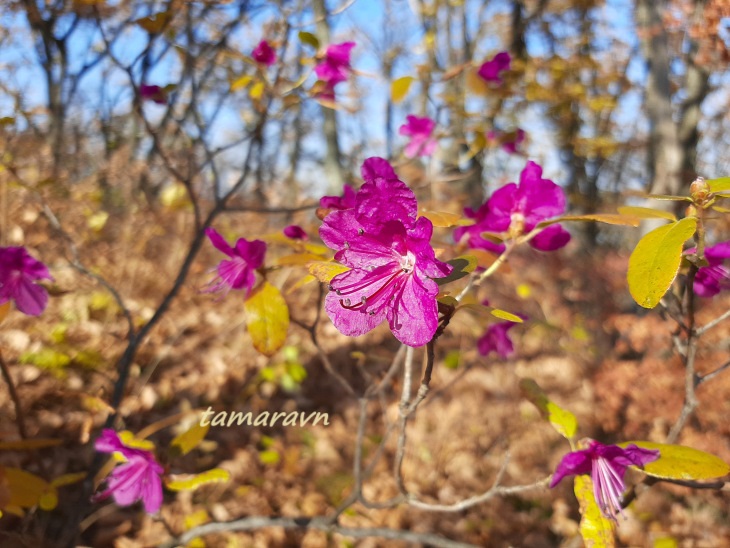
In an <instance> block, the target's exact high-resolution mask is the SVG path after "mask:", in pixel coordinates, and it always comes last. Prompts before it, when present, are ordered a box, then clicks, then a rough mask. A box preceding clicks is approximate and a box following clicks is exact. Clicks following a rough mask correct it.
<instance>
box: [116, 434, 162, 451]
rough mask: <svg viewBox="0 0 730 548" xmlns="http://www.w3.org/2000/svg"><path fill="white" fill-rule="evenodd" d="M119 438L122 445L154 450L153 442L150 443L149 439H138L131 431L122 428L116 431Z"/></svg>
mask: <svg viewBox="0 0 730 548" xmlns="http://www.w3.org/2000/svg"><path fill="white" fill-rule="evenodd" d="M118 435H119V439H120V440H121V441H122V443H123V444H124V445H126V446H127V447H132V448H134V449H143V450H145V451H154V450H155V444H154V443H152V442H151V441H149V440H145V439H140V438H137V437H135V436H134V434H132V432H130V431H129V430H122V431H121V432H119V433H118Z"/></svg>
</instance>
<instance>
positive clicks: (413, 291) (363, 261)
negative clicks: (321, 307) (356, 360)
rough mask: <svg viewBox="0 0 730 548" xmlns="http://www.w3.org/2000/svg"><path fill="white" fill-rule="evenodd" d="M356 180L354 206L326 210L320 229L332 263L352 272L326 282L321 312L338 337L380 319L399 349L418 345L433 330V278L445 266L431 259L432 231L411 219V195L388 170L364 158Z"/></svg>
mask: <svg viewBox="0 0 730 548" xmlns="http://www.w3.org/2000/svg"><path fill="white" fill-rule="evenodd" d="M362 176H363V179H364V180H365V184H363V186H362V187H361V188H360V190H359V191H358V193H357V195H356V199H355V207H354V208H352V209H345V210H339V211H333V212H332V213H330V214H329V215H327V217H325V219H324V223H323V224H322V227H321V228H320V231H319V234H320V236H321V238H322V240H323V241H324V243H325V244H326V245H327V246H328V247H330V248H332V249H335V250H336V251H337V253H336V254H335V259H336V260H338V261H340V262H341V263H343V264H344V265H345V266H348V267H350V269H351V270H349V271H347V272H344V273H342V274H338V275H337V276H335V277H334V278H332V280H331V282H330V292H329V293H328V294H327V298H326V301H325V310H326V311H327V314H328V315H329V317H330V318H331V319H332V322H333V323H334V325H335V327H337V329H338V330H339V331H340V332H341V333H343V334H345V335H348V336H353V337H354V336H358V335H363V334H365V333H367V332H369V331H371V330H372V329H374V328H375V327H376V326H378V325H379V324H380V323H382V322H383V321H387V322H388V325H389V326H390V329H391V331H392V332H393V334H394V335H395V337H396V338H397V339H398V340H399V341H401V342H402V343H404V344H407V345H409V346H421V345H424V344H426V343H427V342H429V341H430V340H431V339H432V338H433V336H434V334H435V332H436V329H437V327H438V308H437V303H436V295H437V294H438V285H437V284H436V282H435V281H433V280H434V278H442V277H444V276H447V275H448V274H449V272H451V266H450V265H448V264H446V263H443V262H441V261H439V260H438V259H436V256H435V253H434V250H433V248H432V247H431V244H430V240H431V234H432V232H433V225H432V224H431V221H429V220H428V219H426V218H425V217H421V218H418V219H417V218H416V216H417V210H418V204H417V202H416V197H415V195H414V194H413V192H412V191H411V190H410V189H409V188H408V187H407V186H406V185H405V183H404V182H403V181H401V180H399V179H398V176H397V175H396V174H395V171H393V168H392V167H391V165H390V164H389V163H388V162H387V161H386V160H384V159H382V158H369V159H367V160H365V162H364V164H363V166H362Z"/></svg>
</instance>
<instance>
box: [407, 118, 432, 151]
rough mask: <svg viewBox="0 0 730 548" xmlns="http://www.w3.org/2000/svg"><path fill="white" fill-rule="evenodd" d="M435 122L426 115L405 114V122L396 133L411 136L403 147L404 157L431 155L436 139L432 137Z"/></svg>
mask: <svg viewBox="0 0 730 548" xmlns="http://www.w3.org/2000/svg"><path fill="white" fill-rule="evenodd" d="M435 127H436V122H434V121H433V120H431V118H429V117H428V116H424V117H423V118H421V117H419V116H407V117H406V123H405V124H403V125H402V126H401V127H400V128H398V133H400V134H401V135H405V136H407V137H410V138H411V142H410V143H408V146H406V148H405V151H404V152H405V155H406V158H415V157H416V156H431V154H433V151H434V150H435V149H436V140H435V139H434V138H433V137H432V135H433V130H434V128H435Z"/></svg>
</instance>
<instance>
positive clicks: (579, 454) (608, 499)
mask: <svg viewBox="0 0 730 548" xmlns="http://www.w3.org/2000/svg"><path fill="white" fill-rule="evenodd" d="M658 458H659V451H657V450H655V449H642V448H641V447H637V446H636V445H634V444H630V445H629V446H628V447H626V448H623V447H619V446H618V445H603V444H602V443H599V442H597V441H595V440H590V442H589V444H588V448H587V449H583V450H581V451H573V452H572V453H568V454H567V455H565V456H564V457H563V459H562V460H561V461H560V464H558V467H557V469H556V470H555V474H553V479H552V481H551V482H550V487H555V486H556V485H557V484H558V483H560V481H561V480H562V479H563V478H564V477H566V476H573V475H582V474H586V475H587V474H590V475H591V480H592V482H593V497H594V498H595V499H596V503H597V504H598V507H599V508H600V509H601V513H602V514H603V515H604V516H605V517H607V518H608V519H612V520H614V521H615V520H616V514H617V513H621V515H623V508H622V506H621V502H622V500H621V499H622V496H623V492H624V490H625V489H626V485H625V484H624V474H625V473H626V468H627V467H629V466H644V465H645V464H646V463H648V462H653V461H655V460H657V459H658Z"/></svg>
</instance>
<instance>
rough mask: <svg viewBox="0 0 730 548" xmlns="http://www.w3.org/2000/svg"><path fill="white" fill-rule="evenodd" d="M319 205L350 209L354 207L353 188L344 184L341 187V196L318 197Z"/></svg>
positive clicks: (325, 207)
mask: <svg viewBox="0 0 730 548" xmlns="http://www.w3.org/2000/svg"><path fill="white" fill-rule="evenodd" d="M319 207H321V208H324V209H351V208H353V207H355V189H354V188H352V187H351V186H350V185H345V186H344V188H343V189H342V196H322V197H321V198H320V199H319Z"/></svg>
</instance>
